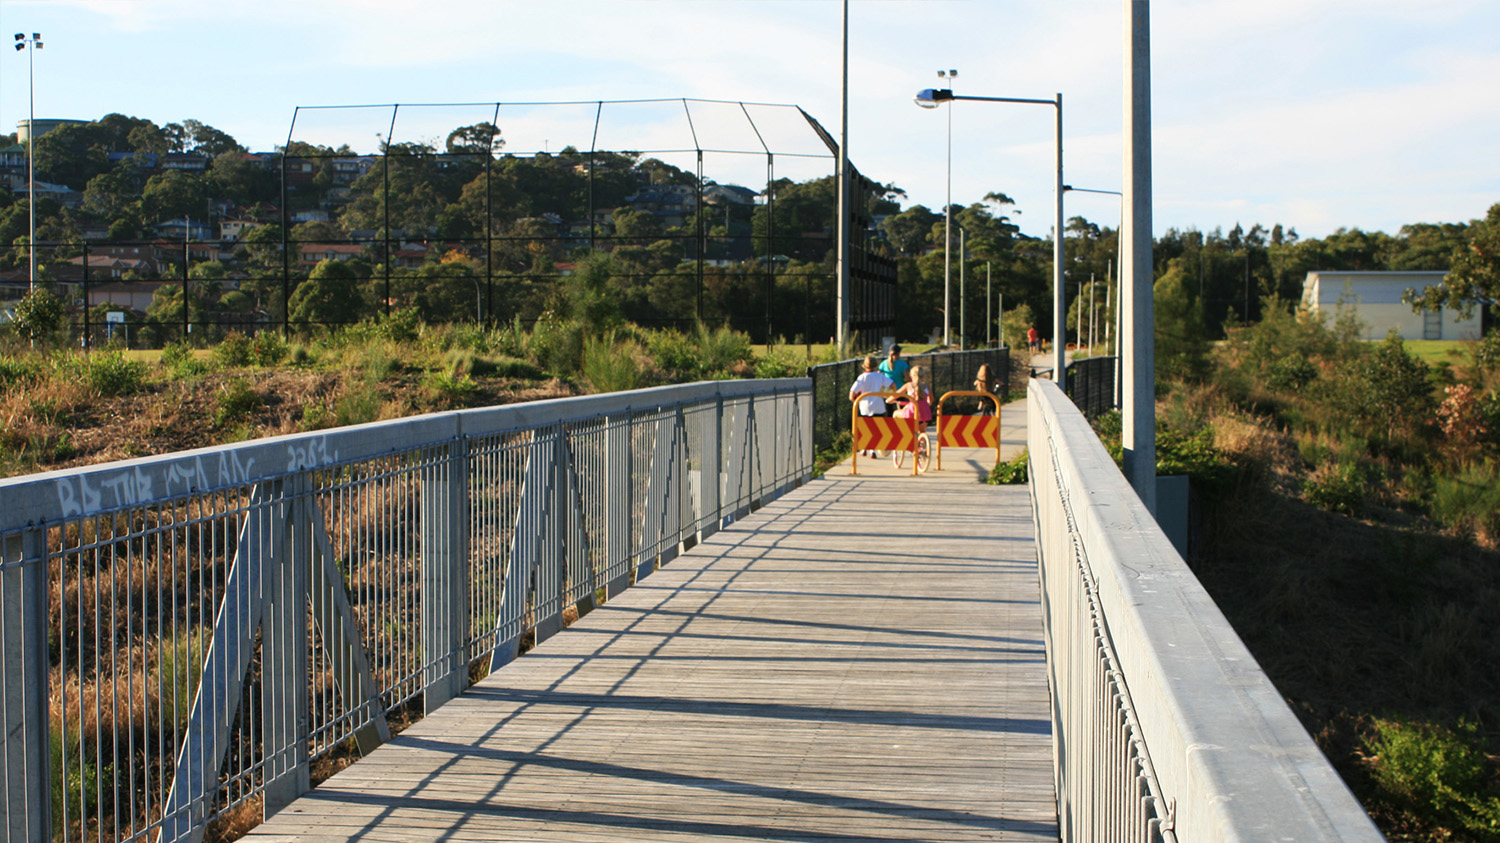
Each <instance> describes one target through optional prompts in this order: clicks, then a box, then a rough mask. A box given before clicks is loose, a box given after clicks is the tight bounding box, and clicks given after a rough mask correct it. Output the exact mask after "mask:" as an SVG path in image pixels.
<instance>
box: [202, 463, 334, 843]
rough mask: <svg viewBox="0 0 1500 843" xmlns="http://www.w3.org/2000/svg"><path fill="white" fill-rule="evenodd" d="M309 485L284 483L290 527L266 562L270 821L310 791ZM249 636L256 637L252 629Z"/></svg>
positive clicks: (264, 695)
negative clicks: (306, 501)
mask: <svg viewBox="0 0 1500 843" xmlns="http://www.w3.org/2000/svg"><path fill="white" fill-rule="evenodd" d="M311 486H312V483H311V480H310V478H309V476H308V475H307V473H305V472H304V473H301V474H298V475H296V476H295V477H293V478H290V479H288V480H286V481H285V482H283V483H282V486H281V495H280V500H278V501H277V503H276V505H275V506H276V510H277V515H278V517H280V518H282V519H283V523H285V524H286V528H285V529H283V530H281V531H280V535H279V536H278V537H277V539H278V540H277V541H274V542H273V543H272V545H271V548H270V550H271V552H270V554H269V557H270V558H269V559H268V560H266V561H267V562H268V563H269V565H268V567H269V570H268V573H269V574H270V576H269V577H267V583H266V585H267V602H266V611H265V615H264V616H263V618H262V626H261V645H262V654H261V700H262V706H261V707H262V715H263V717H264V720H263V726H262V728H263V729H264V744H265V747H266V791H265V802H264V812H265V816H267V817H269V816H271V815H272V814H274V813H276V812H277V811H279V810H281V809H282V808H284V807H286V806H287V805H289V804H291V802H292V800H294V799H296V798H297V797H298V796H301V795H302V794H303V793H306V792H307V791H308V790H309V789H311V787H312V779H311V775H310V771H309V769H308V732H309V731H310V729H309V723H310V721H309V715H308V693H307V684H308V663H307V662H308V659H307V650H308V639H307V594H308V581H309V577H308V572H309V570H310V568H311V565H312V558H313V535H312V524H311V523H310V519H309V518H308V515H307V513H306V511H305V508H304V507H303V506H301V504H302V503H304V502H305V500H306V498H307V495H308V492H309V489H310V488H311ZM249 632H250V633H251V634H252V635H253V634H254V630H253V629H251V630H249ZM232 704H233V703H232V702H231V705H232ZM214 773H215V774H216V773H217V770H215V771H214Z"/></svg>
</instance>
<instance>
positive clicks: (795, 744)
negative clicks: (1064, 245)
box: [0, 379, 1379, 841]
mask: <svg viewBox="0 0 1500 843" xmlns="http://www.w3.org/2000/svg"><path fill="white" fill-rule="evenodd" d="M810 389H811V386H810V381H809V380H807V379H789V380H772V381H736V382H716V383H702V384H692V385H687V386H677V387H665V388H661V389H654V390H645V391H639V392H631V393H616V394H611V395H603V396H593V397H588V398H576V399H565V400H560V401H549V402H538V403H533V404H521V405H512V406H505V407H497V408H488V409H482V410H470V411H460V412H454V413H445V414H439V415H432V416H426V417H420V418H414V419H406V420H401V421H393V422H382V423H376V424H371V425H364V426H360V427H353V428H346V429H339V430H334V431H327V432H321V433H316V434H308V435H298V436H289V437H282V438H276V439H268V440H259V441H254V442H247V443H241V444H238V445H233V446H227V447H223V448H216V449H211V450H204V451H198V452H188V453H182V454H175V455H171V456H166V457H159V458H149V459H142V460H137V461H133V462H127V463H117V464H113V465H108V466H101V467H95V468H89V469H80V470H73V471H66V472H56V473H52V474H45V475H35V476H31V477H25V478H17V479H13V480H8V481H4V482H3V483H0V553H3V569H0V634H3V639H4V640H3V644H4V648H3V653H4V665H3V670H0V691H3V711H0V714H3V718H4V732H3V741H4V744H3V754H0V763H3V776H4V782H5V790H4V802H3V805H0V807H3V809H4V819H3V828H4V835H5V837H4V839H5V840H6V841H41V840H49V839H50V840H80V841H93V840H110V841H115V840H144V841H197V840H201V839H223V838H224V837H225V836H226V835H234V834H239V833H243V832H244V830H245V829H251V830H250V831H249V833H250V834H251V835H252V836H255V837H258V838H261V839H268V840H269V839H292V838H297V839H316V840H355V839H358V840H403V841H404V840H439V839H443V840H550V839H559V840H561V839H568V840H574V841H577V840H679V839H680V840H751V839H758V840H934V841H958V840H1057V839H1062V840H1069V841H1073V840H1077V841H1092V840H1184V841H1187V840H1237V841H1264V840H1378V839H1379V834H1378V833H1377V832H1376V831H1375V829H1374V826H1373V825H1372V824H1371V823H1370V821H1369V820H1368V819H1367V818H1366V817H1365V816H1364V815H1363V813H1361V811H1360V809H1359V807H1358V805H1357V804H1356V803H1355V801H1354V799H1353V798H1352V797H1351V796H1350V795H1349V793H1348V791H1347V790H1346V789H1345V788H1344V787H1343V785H1342V783H1341V782H1340V781H1339V779H1338V778H1337V777H1336V775H1335V774H1334V772H1333V771H1332V769H1331V768H1330V767H1329V765H1328V764H1327V763H1326V762H1325V761H1324V760H1323V757H1322V756H1321V754H1320V753H1319V752H1318V750H1317V749H1316V747H1315V746H1314V745H1313V743H1312V742H1311V740H1310V739H1309V738H1308V736H1307V735H1306V734H1305V733H1304V732H1303V731H1302V729H1301V728H1300V726H1299V725H1298V723H1297V721H1296V720H1295V719H1294V717H1293V716H1292V714H1291V713H1290V711H1289V710H1288V709H1287V707H1286V706H1285V704H1284V703H1283V702H1282V700H1281V697H1280V696H1279V695H1278V694H1277V693H1276V691H1275V689H1274V688H1272V687H1271V685H1270V684H1269V683H1268V682H1267V681H1266V679H1265V677H1264V675H1263V674H1262V673H1261V671H1260V670H1259V668H1258V667H1257V666H1256V665H1255V663H1254V661H1253V660H1252V659H1251V658H1250V656H1249V654H1248V653H1247V652H1246V651H1245V649H1244V647H1243V646H1242V645H1241V644H1240V642H1239V640H1238V639H1237V638H1236V637H1235V635H1234V634H1233V632H1232V631H1231V630H1230V629H1229V627H1228V626H1227V624H1226V623H1225V622H1224V620H1223V618H1222V616H1221V615H1220V614H1219V613H1218V611H1217V609H1215V607H1214V606H1213V604H1212V603H1211V601H1210V600H1209V599H1208V597H1207V596H1206V595H1205V594H1204V593H1203V591H1202V590H1201V589H1200V588H1199V587H1198V586H1197V584H1196V581H1195V580H1193V578H1192V576H1191V575H1190V574H1189V573H1188V572H1187V570H1186V568H1185V566H1184V565H1183V563H1182V560H1181V559H1180V558H1179V557H1177V556H1176V554H1175V553H1174V552H1173V551H1172V549H1171V546H1170V544H1169V543H1168V542H1167V541H1166V539H1165V537H1164V536H1163V535H1162V534H1161V532H1160V531H1159V530H1158V529H1157V528H1156V527H1155V525H1154V524H1153V523H1151V522H1150V520H1149V517H1148V516H1147V515H1146V514H1145V513H1144V511H1143V510H1142V508H1141V506H1140V504H1139V501H1138V500H1136V499H1135V498H1134V497H1133V496H1132V495H1131V494H1130V492H1129V488H1128V486H1127V485H1126V484H1125V482H1124V480H1123V478H1121V477H1120V475H1119V473H1118V472H1117V471H1116V470H1115V468H1114V465H1113V464H1112V463H1111V462H1110V460H1109V458H1108V456H1107V455H1106V454H1105V453H1104V451H1103V449H1102V448H1101V447H1100V445H1099V443H1098V441H1097V439H1096V438H1095V437H1094V436H1093V434H1092V432H1091V431H1090V430H1089V428H1088V426H1087V424H1086V422H1085V421H1084V420H1083V418H1082V416H1081V415H1079V413H1078V412H1077V410H1076V409H1075V408H1074V407H1073V405H1072V404H1071V403H1069V402H1068V400H1067V399H1066V398H1065V397H1063V396H1062V395H1061V394H1060V393H1059V392H1058V391H1057V389H1056V387H1055V386H1054V385H1053V384H1051V383H1050V382H1043V381H1033V382H1032V386H1031V388H1030V390H1029V393H1028V395H1027V397H1026V399H1025V401H1024V402H1017V403H1016V404H1012V405H1009V406H1008V408H1007V410H1006V415H1005V422H1006V424H1005V434H1004V438H1005V440H1006V442H1007V444H1008V445H1009V446H1011V447H1018V446H1019V445H1020V444H1021V438H1022V433H1021V431H1022V430H1023V429H1024V430H1025V437H1026V441H1027V444H1028V446H1029V453H1030V469H1031V477H1032V483H1031V485H1030V486H1029V487H1020V486H1017V487H992V486H986V485H982V484H980V483H977V482H975V481H976V479H977V478H976V471H975V468H974V464H973V463H966V462H964V461H963V460H957V459H954V456H955V455H952V454H948V455H945V457H946V458H945V463H946V464H945V466H944V468H943V470H942V471H941V472H929V473H928V474H927V475H925V476H921V477H910V476H898V475H897V474H896V473H895V472H894V471H891V470H889V469H886V470H884V473H882V471H881V470H880V469H878V468H874V469H871V468H868V467H867V466H868V461H867V462H866V463H865V464H862V466H861V469H860V475H859V476H852V475H850V474H849V473H848V470H847V467H845V468H841V469H835V470H834V471H832V472H830V473H829V475H828V476H826V477H824V478H821V479H817V480H814V479H812V477H811V465H812V454H811V434H810V431H811V429H812V425H811V422H812V419H811V407H812V401H811V393H810ZM1023 424H1024V428H1023V427H1022V425H1023ZM575 619H576V621H575ZM570 622H571V623H570ZM565 625H569V628H568V630H567V631H566V633H564V634H560V635H559V634H556V633H558V632H560V631H561V630H562V629H563V627H564V626H565ZM523 652H524V653H525V654H524V655H520V654H521V653H523ZM518 656H519V657H518ZM417 713H423V714H425V715H426V716H425V717H424V718H422V719H420V721H419V722H415V723H411V721H412V720H414V719H415V715H416V714H417ZM408 724H410V727H409V728H405V729H404V730H400V728H399V727H402V726H406V725H408ZM393 731H400V734H398V735H396V736H395V737H392V733H393ZM355 758H359V759H360V760H359V761H358V762H357V763H351V762H352V761H353V759H355ZM314 783H317V784H318V786H317V788H316V789H312V785H313V784H314ZM263 815H264V816H268V817H269V819H268V820H267V821H266V822H264V823H263V824H260V825H258V826H256V823H257V822H258V821H259V820H260V819H261V817H262V816H263ZM252 827H253V828H252Z"/></svg>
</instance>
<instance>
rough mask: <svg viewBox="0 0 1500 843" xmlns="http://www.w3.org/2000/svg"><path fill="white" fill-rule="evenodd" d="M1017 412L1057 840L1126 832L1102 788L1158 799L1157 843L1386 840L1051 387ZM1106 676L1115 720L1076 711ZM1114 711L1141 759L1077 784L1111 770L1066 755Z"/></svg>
mask: <svg viewBox="0 0 1500 843" xmlns="http://www.w3.org/2000/svg"><path fill="white" fill-rule="evenodd" d="M1027 402H1028V410H1029V414H1030V418H1029V431H1028V447H1029V451H1030V455H1031V477H1032V497H1033V503H1034V511H1035V513H1036V518H1037V521H1038V548H1039V552H1040V553H1041V556H1042V559H1041V568H1042V580H1043V590H1044V595H1043V604H1044V610H1045V614H1046V623H1047V644H1048V654H1047V655H1048V662H1049V666H1050V667H1051V679H1052V682H1053V697H1054V700H1055V704H1054V727H1055V728H1056V730H1057V737H1058V745H1059V750H1058V753H1057V755H1058V767H1059V769H1058V785H1059V786H1058V791H1059V803H1060V804H1059V814H1060V817H1061V820H1062V828H1063V839H1064V840H1088V839H1099V838H1098V837H1097V834H1096V832H1094V831H1093V830H1092V829H1094V828H1097V827H1099V826H1100V825H1103V826H1106V827H1113V826H1115V825H1117V824H1124V825H1128V824H1130V823H1131V822H1132V821H1131V819H1130V818H1129V817H1128V816H1126V814H1125V813H1123V812H1124V811H1125V809H1123V808H1119V810H1120V811H1122V813H1121V814H1120V815H1119V816H1112V815H1111V812H1112V811H1114V810H1116V809H1117V808H1118V806H1117V805H1116V804H1115V803H1114V802H1112V801H1111V799H1110V798H1109V797H1108V795H1107V794H1106V795H1101V786H1100V785H1099V784H1098V782H1099V781H1100V780H1101V779H1108V778H1110V777H1112V776H1113V777H1117V778H1118V779H1119V780H1120V781H1122V782H1127V784H1128V786H1120V787H1117V788H1114V790H1113V791H1109V789H1108V788H1107V787H1105V788H1103V790H1105V791H1107V792H1114V793H1131V792H1133V793H1141V792H1143V791H1146V790H1149V791H1150V792H1151V793H1152V794H1153V795H1154V798H1153V800H1142V801H1154V806H1155V812H1154V813H1153V812H1152V811H1147V815H1148V816H1147V821H1149V822H1152V823H1155V824H1156V826H1157V828H1158V829H1159V831H1158V832H1157V833H1160V834H1161V836H1162V837H1163V838H1165V839H1177V840H1184V841H1187V840H1192V841H1220V840H1222V841H1246V843H1249V841H1267V840H1300V841H1314V840H1316V841H1332V840H1340V841H1378V840H1382V839H1383V838H1382V836H1381V834H1380V832H1379V831H1378V830H1377V829H1376V827H1375V825H1374V823H1373V822H1371V820H1370V819H1369V817H1368V816H1367V815H1366V814H1365V813H1364V811H1363V809H1362V808H1361V807H1360V805H1359V803H1358V802H1357V801H1356V800H1355V798H1354V796H1353V795H1352V794H1351V793H1350V792H1349V789H1348V788H1347V787H1346V786H1345V784H1344V782H1343V780H1342V779H1340V778H1339V776H1338V774H1337V773H1336V772H1335V771H1334V769H1333V767H1332V766H1331V765H1330V764H1329V763H1328V760H1327V759H1326V758H1325V757H1324V755H1323V754H1322V752H1321V751H1320V750H1319V749H1318V747H1317V745H1316V744H1314V743H1313V741H1312V738H1311V737H1310V736H1309V735H1308V734H1307V732H1306V730H1304V729H1303V728H1302V726H1301V724H1300V723H1299V722H1298V720H1297V718H1296V716H1295V715H1294V714H1293V713H1292V711H1291V709H1290V708H1289V707H1288V706H1287V704H1286V702H1285V701H1284V700H1283V698H1282V696H1281V694H1280V692H1278V691H1277V690H1276V688H1275V687H1274V686H1273V685H1272V684H1271V682H1270V680H1269V679H1268V678H1267V677H1266V675H1265V673H1264V672H1263V671H1262V670H1261V668H1260V666H1259V665H1258V664H1257V663H1256V661H1255V659H1254V658H1253V657H1252V656H1251V655H1250V652H1249V651H1248V650H1247V649H1246V648H1245V645H1244V643H1243V642H1242V641H1241V640H1240V638H1239V636H1238V635H1237V634H1236V633H1235V631H1234V630H1233V629H1232V628H1231V627H1230V625H1229V622H1228V621H1227V620H1226V619H1225V618H1224V615H1223V613H1222V612H1220V611H1219V608H1218V607H1217V606H1216V605H1215V604H1214V602H1213V600H1212V599H1211V598H1210V597H1209V596H1208V594H1207V592H1205V591H1204V589H1203V587H1202V585H1200V584H1199V582H1198V580H1197V578H1196V577H1195V576H1194V575H1193V573H1192V571H1191V570H1190V569H1189V568H1188V566H1187V564H1186V563H1185V562H1184V561H1183V559H1182V557H1181V556H1179V555H1178V553H1177V552H1176V551H1175V550H1174V549H1173V547H1172V545H1171V543H1170V542H1169V541H1168V539H1167V537H1166V536H1165V535H1164V534H1163V533H1162V531H1161V529H1160V528H1159V527H1157V525H1156V523H1155V521H1153V520H1152V518H1151V516H1150V514H1149V513H1148V512H1147V511H1146V509H1145V507H1144V506H1143V505H1142V504H1141V502H1140V499H1139V498H1137V497H1136V495H1135V493H1134V492H1133V491H1132V490H1131V488H1130V486H1129V484H1128V483H1127V482H1126V480H1125V478H1124V476H1123V475H1122V474H1121V473H1120V471H1119V470H1118V469H1117V468H1116V466H1115V464H1114V462H1113V460H1111V459H1110V457H1109V455H1108V453H1107V452H1106V451H1105V450H1104V447H1103V446H1102V445H1101V444H1100V442H1099V439H1098V437H1097V436H1096V435H1095V434H1094V432H1093V431H1092V430H1091V429H1090V427H1089V425H1088V422H1087V420H1085V419H1084V417H1083V416H1082V414H1080V413H1079V412H1078V410H1077V409H1076V408H1074V407H1073V405H1072V404H1071V403H1070V402H1069V401H1068V400H1067V398H1066V397H1065V396H1064V395H1063V394H1062V393H1061V391H1059V390H1058V389H1057V387H1056V385H1055V384H1052V383H1050V382H1048V381H1032V382H1031V386H1030V389H1029V392H1028V397H1027ZM1090 649H1092V650H1094V652H1089V650H1090ZM1115 673H1117V675H1118V682H1119V683H1121V684H1122V685H1123V687H1122V688H1121V689H1120V690H1119V692H1118V696H1119V700H1118V702H1117V703H1115V705H1114V706H1113V707H1111V706H1110V705H1101V704H1100V703H1098V702H1097V701H1090V700H1088V699H1087V697H1089V696H1091V695H1092V694H1091V693H1090V691H1091V689H1090V688H1089V687H1087V686H1086V683H1087V682H1089V681H1091V680H1090V679H1089V677H1091V676H1093V675H1096V674H1104V675H1113V674H1115ZM1081 684H1082V685H1085V687H1079V685H1081ZM1105 693H1108V692H1107V691H1106V692H1105ZM1114 710H1122V711H1123V712H1124V713H1123V714H1121V715H1119V717H1120V719H1121V721H1122V722H1124V723H1125V724H1126V725H1127V726H1128V728H1127V729H1126V730H1125V731H1126V732H1127V733H1128V734H1127V735H1126V736H1125V737H1124V738H1122V743H1123V744H1125V745H1127V747H1128V748H1130V749H1131V750H1133V751H1135V752H1137V753H1138V754H1139V755H1140V758H1139V759H1135V758H1126V757H1117V758H1114V759H1113V760H1115V761H1117V762H1118V766H1120V767H1121V768H1125V769H1119V770H1115V771H1110V770H1099V769H1079V768H1080V767H1085V766H1097V765H1099V764H1100V763H1106V764H1108V763H1109V761H1108V760H1104V761H1102V762H1101V755H1102V756H1103V757H1104V758H1105V759H1108V758H1110V754H1109V753H1096V754H1092V755H1091V754H1090V753H1089V751H1088V750H1090V749H1092V748H1090V747H1083V748H1082V749H1083V750H1084V751H1082V752H1080V749H1081V748H1080V747H1079V746H1078V744H1079V743H1080V742H1088V741H1089V740H1090V739H1092V736H1093V735H1095V734H1098V733H1101V732H1103V731H1105V729H1104V727H1101V726H1099V725H1097V724H1096V723H1095V722H1094V721H1095V720H1097V719H1103V718H1104V717H1105V716H1106V715H1104V714H1103V713H1102V712H1106V711H1114ZM1137 767H1144V768H1145V769H1146V771H1147V772H1148V773H1149V772H1150V771H1151V770H1154V774H1155V775H1154V781H1145V778H1146V777H1143V776H1141V775H1139V774H1138V772H1137ZM1137 780H1139V781H1137ZM1127 801H1128V800H1127ZM1098 802H1103V803H1109V804H1092V803H1098ZM1148 807H1150V806H1148ZM1112 830H1113V829H1112Z"/></svg>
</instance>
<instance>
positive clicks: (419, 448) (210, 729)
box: [0, 378, 812, 843]
mask: <svg viewBox="0 0 1500 843" xmlns="http://www.w3.org/2000/svg"><path fill="white" fill-rule="evenodd" d="M811 430H812V428H811V381H810V380H809V379H807V378H794V379H783V380H761V381H718V382H707V383H698V384H688V385H683V386H672V387H661V388H658V389H648V390H639V391H635V392H623V393H613V394H608V395H599V396H587V397H582V398H567V399H560V400H554V401H539V402H533V403H527V404H513V405H507V406H502V407H488V408H482V409H475V410H464V411H457V412H449V413H438V414H433V415H427V416H420V417H416V418H410V419H401V420H396V421H387V422H377V423H373V424H366V425H359V426H355V427H348V428H338V429H334V430H327V431H319V432H316V433H307V434H298V435H293V436H281V437H274V438H270V439H263V440H257V441H253V442H244V443H238V444H234V445H226V446H222V447H217V448H204V449H199V450H195V451H187V452H182V453H176V454H168V455H164V456H157V457H148V458H144V459H137V460H130V461H127V462H120V463H112V464H109V465H103V466H95V467H89V468H80V469H70V470H65V471H53V472H48V473H46V474H38V475H31V476H28V477H17V478H11V479H8V480H3V481H0V654H3V658H4V664H3V670H0V717H3V723H0V727H3V730H0V775H3V781H4V791H3V794H0V796H3V799H0V816H3V819H0V836H3V838H4V839H7V840H49V839H53V840H74V839H79V840H95V839H104V838H110V839H114V840H121V841H148V840H149V841H156V840H160V841H162V843H168V841H196V840H200V839H202V837H203V834H204V832H205V829H206V827H207V825H208V824H209V823H210V822H211V821H212V820H213V819H214V818H215V817H216V816H218V815H221V814H223V813H224V812H226V811H228V810H230V809H232V808H235V807H236V806H240V805H244V804H246V803H250V802H252V800H259V801H260V802H261V803H262V806H263V810H264V811H265V812H266V813H271V812H274V811H275V810H276V809H278V808H279V807H281V806H284V805H286V804H287V803H288V802H290V801H291V800H292V799H294V798H296V797H297V796H298V795H299V794H300V793H302V792H304V791H306V790H307V789H308V787H309V786H310V783H311V782H310V776H311V767H312V762H313V761H314V760H315V759H318V758H322V757H328V756H330V755H333V754H334V753H336V752H342V751H345V748H346V747H349V746H357V747H358V749H359V751H360V752H366V751H368V750H369V749H371V748H373V747H374V746H375V745H377V744H379V743H380V742H381V741H383V740H385V739H386V738H387V737H388V736H389V733H390V730H389V728H388V726H387V716H388V715H389V714H391V713H394V712H397V711H398V710H400V709H403V708H413V709H417V710H425V711H431V710H432V709H434V708H436V707H437V706H439V705H441V704H443V703H444V702H445V701H447V700H449V699H451V698H452V697H453V696H455V695H456V694H458V693H460V692H462V691H463V689H464V688H465V687H467V686H468V684H469V683H470V681H471V677H472V676H476V675H482V674H483V673H485V672H488V671H492V670H494V669H496V668H497V667H499V666H500V665H502V664H504V663H505V662H506V661H508V660H510V659H512V658H515V657H516V655H517V654H518V653H519V652H520V651H521V650H522V649H523V648H524V647H525V646H527V645H529V644H532V643H534V642H537V641H540V640H542V639H544V638H546V637H548V636H550V635H552V634H554V633H555V632H557V631H558V630H560V629H561V628H562V626H563V625H564V622H565V620H564V617H565V615H567V616H569V617H571V616H573V615H574V614H575V613H576V614H579V615H581V614H583V613H585V612H587V611H589V610H591V609H592V608H593V607H594V606H595V605H596V604H597V603H599V602H600V601H602V600H608V599H609V598H610V597H612V596H614V595H615V594H618V593H619V592H620V591H621V590H622V589H624V588H627V587H629V586H630V585H632V584H633V583H635V582H637V581H638V580H640V579H642V578H645V577H647V576H649V575H650V574H651V573H652V572H653V571H654V570H656V568H657V567H658V566H659V565H661V564H665V563H666V562H667V561H669V560H671V559H672V558H673V557H674V556H675V555H676V554H677V553H679V552H681V551H682V550H684V549H686V548H688V547H691V546H692V545H693V544H694V543H695V542H697V541H700V540H702V539H703V538H704V537H706V536H707V535H709V534H711V533H713V532H714V531H716V530H718V529H720V528H721V527H722V526H724V525H725V524H727V523H729V522H731V521H733V520H734V519H736V518H738V517H740V516H741V515H743V514H745V513H748V512H750V511H751V510H753V509H755V508H757V507H759V506H761V505H762V504H764V503H765V502H767V501H769V500H771V499H773V498H775V497H777V496H779V495H780V494H782V493H783V492H784V491H786V490H788V489H790V488H792V487H794V486H797V485H800V484H802V483H804V482H806V481H807V480H808V479H810V477H811V473H812V447H811V438H812V437H811Z"/></svg>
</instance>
